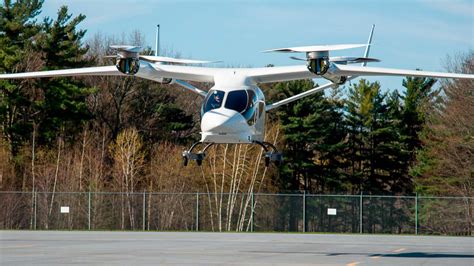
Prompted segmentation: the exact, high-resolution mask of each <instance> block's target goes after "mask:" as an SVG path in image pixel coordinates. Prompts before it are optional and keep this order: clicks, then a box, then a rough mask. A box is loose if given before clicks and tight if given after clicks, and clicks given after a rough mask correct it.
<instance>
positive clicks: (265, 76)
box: [247, 65, 319, 83]
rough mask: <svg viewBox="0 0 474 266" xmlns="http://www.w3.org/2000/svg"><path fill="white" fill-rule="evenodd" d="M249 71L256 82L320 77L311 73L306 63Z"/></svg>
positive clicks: (249, 74) (250, 69)
mask: <svg viewBox="0 0 474 266" xmlns="http://www.w3.org/2000/svg"><path fill="white" fill-rule="evenodd" d="M247 71H248V73H247V76H248V77H249V78H250V79H252V80H253V81H255V82H256V83H269V82H279V81H290V80H298V79H314V78H318V77H319V76H317V75H315V74H313V73H311V72H310V71H309V70H308V68H307V67H306V66H305V65H297V66H281V67H261V68H249V69H247Z"/></svg>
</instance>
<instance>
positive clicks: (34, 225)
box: [33, 190, 38, 230]
mask: <svg viewBox="0 0 474 266" xmlns="http://www.w3.org/2000/svg"><path fill="white" fill-rule="evenodd" d="M33 195H34V196H33V198H34V205H35V207H34V215H33V228H34V230H36V210H37V205H38V192H36V190H34V191H33Z"/></svg>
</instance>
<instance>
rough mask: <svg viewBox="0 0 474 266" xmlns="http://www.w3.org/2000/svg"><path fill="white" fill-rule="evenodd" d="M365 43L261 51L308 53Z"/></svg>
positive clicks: (352, 46)
mask: <svg viewBox="0 0 474 266" xmlns="http://www.w3.org/2000/svg"><path fill="white" fill-rule="evenodd" d="M366 46H367V45H366V44H335V45H315V46H300V47H288V48H277V49H270V50H265V51H263V52H264V53H268V52H286V53H310V52H327V51H335V50H345V49H353V48H360V47H366Z"/></svg>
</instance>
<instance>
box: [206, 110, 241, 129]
mask: <svg viewBox="0 0 474 266" xmlns="http://www.w3.org/2000/svg"><path fill="white" fill-rule="evenodd" d="M243 126H247V122H246V121H245V118H244V117H243V116H242V115H241V114H240V113H238V112H236V111H234V110H228V109H219V110H211V111H209V112H207V113H205V114H204V115H203V117H202V121H201V131H202V132H209V131H212V132H215V133H235V132H239V131H242V129H243Z"/></svg>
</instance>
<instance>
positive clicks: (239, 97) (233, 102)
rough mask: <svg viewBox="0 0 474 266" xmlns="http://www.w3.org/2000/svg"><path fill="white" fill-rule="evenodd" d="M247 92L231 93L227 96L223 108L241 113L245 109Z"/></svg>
mask: <svg viewBox="0 0 474 266" xmlns="http://www.w3.org/2000/svg"><path fill="white" fill-rule="evenodd" d="M247 100H248V96H247V91H245V90H239V91H231V92H229V94H228V95H227V100H226V102H225V108H227V109H232V110H235V111H237V112H239V113H242V112H243V111H245V109H247Z"/></svg>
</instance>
